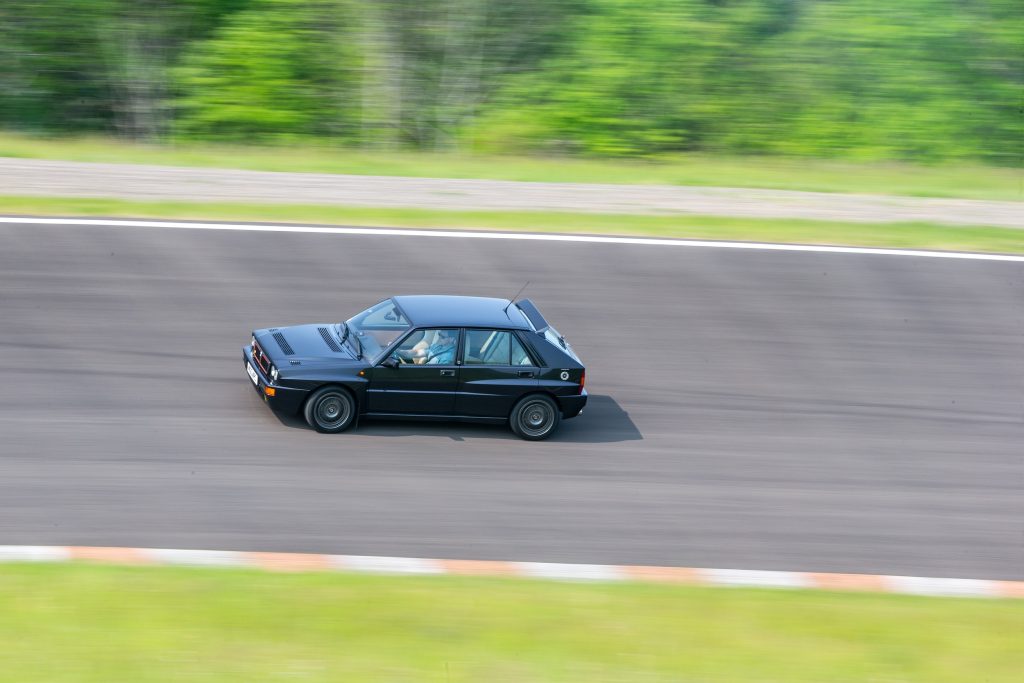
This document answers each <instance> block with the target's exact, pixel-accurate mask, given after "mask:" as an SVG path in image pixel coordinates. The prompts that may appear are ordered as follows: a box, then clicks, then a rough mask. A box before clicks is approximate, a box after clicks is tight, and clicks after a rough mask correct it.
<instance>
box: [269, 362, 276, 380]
mask: <svg viewBox="0 0 1024 683" xmlns="http://www.w3.org/2000/svg"><path fill="white" fill-rule="evenodd" d="M270 379H271V381H273V382H277V368H275V367H274V366H273V365H271V366H270Z"/></svg>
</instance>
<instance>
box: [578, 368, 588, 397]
mask: <svg viewBox="0 0 1024 683" xmlns="http://www.w3.org/2000/svg"><path fill="white" fill-rule="evenodd" d="M586 383H587V371H586V370H584V371H583V372H581V373H580V393H581V394H582V393H583V385H584V384H586Z"/></svg>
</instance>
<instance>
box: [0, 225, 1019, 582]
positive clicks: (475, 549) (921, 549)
mask: <svg viewBox="0 0 1024 683" xmlns="http://www.w3.org/2000/svg"><path fill="white" fill-rule="evenodd" d="M526 280H530V281H532V283H533V284H531V285H530V288H529V290H528V292H527V294H528V295H529V296H530V297H531V298H533V299H534V300H535V301H536V302H537V303H538V304H539V305H540V307H541V310H542V311H544V313H545V315H546V316H547V317H548V318H549V319H550V320H551V321H552V322H553V323H554V324H555V325H556V326H557V327H558V328H559V329H560V330H561V332H563V333H564V334H565V335H566V337H567V338H568V339H569V340H570V341H571V342H572V343H573V345H574V346H575V347H576V349H577V351H579V353H580V354H581V356H582V358H583V359H584V361H585V362H586V363H587V379H588V389H589V391H590V393H591V403H590V405H589V406H588V408H587V410H586V411H585V413H584V414H583V416H581V417H580V418H578V419H576V420H572V421H569V422H566V423H564V424H563V428H562V430H561V432H560V433H559V434H558V435H557V436H556V437H555V438H554V439H552V440H551V441H548V442H545V443H541V444H533V443H527V442H524V441H520V440H518V439H516V438H515V437H513V436H512V434H511V433H510V432H508V431H507V430H505V429H502V428H493V427H479V426H459V425H454V426H453V425H435V424H419V423H383V422H381V423H365V424H362V425H360V426H359V427H358V428H357V429H356V430H355V431H353V432H350V433H347V434H342V435H334V436H325V435H319V434H316V433H315V432H313V431H311V430H310V429H308V428H306V427H305V425H304V424H302V423H300V422H299V421H297V420H293V419H279V418H278V417H276V416H275V415H274V414H273V413H272V412H270V411H269V410H267V409H266V408H265V407H264V406H263V405H262V402H261V401H260V399H259V397H258V396H257V395H256V394H255V392H254V391H253V390H252V386H251V384H250V383H249V380H248V378H247V377H246V375H245V372H244V370H243V368H242V363H241V358H240V347H241V346H242V345H243V344H245V343H246V342H247V341H248V339H249V332H250V330H251V329H253V328H254V327H263V326H272V325H274V326H277V325H289V324H296V323H303V322H328V321H330V322H334V321H337V320H339V319H343V318H345V317H348V316H349V315H351V314H353V313H356V312H358V311H359V310H361V309H362V308H364V307H365V306H367V305H369V304H371V303H373V302H375V301H377V300H379V299H381V298H383V297H384V296H387V295H391V294H397V293H451V294H479V295H488V296H503V297H508V296H511V295H512V294H514V293H515V291H516V290H517V289H519V287H520V286H521V285H522V284H523V283H524V282H525V281H526ZM1022 353H1024V264H1022V263H999V262H984V261H971V260H943V259H930V258H914V257H900V256H879V255H858V254H832V253H794V252H777V251H776V252H771V251H738V250H726V249H714V248H666V247H657V246H630V245H614V244H572V243H542V242H526V241H501V242H496V241H492V240H476V239H450V238H449V239H445V238H431V237H396V236H387V237H381V236H349V235H327V234H290V233H272V232H264V233H258V232H224V231H193V230H160V229H138V228H115V227H66V226H39V225H0V381H2V391H0V545H3V544H30V545H117V546H143V547H172V548H211V549H231V550H270V551H297V552H324V553H344V554H351V555H359V554H363V555H395V556H410V557H443V558H473V559H498V560H501V559H505V560H533V561H543V562H582V563H615V564H654V565H681V566H703V567H723V568H745V569H779V570H801V571H828V572H865V573H885V574H906V575H918V576H949V577H968V578H1005V579H1024V363H1022Z"/></svg>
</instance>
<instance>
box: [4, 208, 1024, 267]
mask: <svg viewBox="0 0 1024 683" xmlns="http://www.w3.org/2000/svg"><path fill="white" fill-rule="evenodd" d="M0 214H22V215H60V216H104V217H135V218H180V219H199V220H203V219H206V220H242V221H244V220H251V221H263V222H284V223H288V222H290V223H322V224H333V225H359V226H371V227H407V228H452V229H464V228H466V229H468V228H480V229H490V230H513V231H530V232H558V233H587V234H598V235H635V236H653V237H685V238H694V239H714V240H752V241H759V242H784V243H799V244H834V245H849V246H866V247H893V248H921V249H945V250H955V251H983V252H994V253H1024V230H1015V229H1013V228H995V227H986V226H977V227H970V226H947V225H935V224H929V223H839V222H830V221H809V220H788V219H786V220H777V219H755V218H725V217H720V216H631V215H607V214H575V213H546V212H526V211H523V212H511V211H443V210H431V209H382V208H358V207H344V206H308V205H294V206H293V205H283V204H265V205H264V204H261V205H251V204H227V203H203V202H191V203H190V202H133V201H122V200H116V199H65V198H34V197H3V196H0Z"/></svg>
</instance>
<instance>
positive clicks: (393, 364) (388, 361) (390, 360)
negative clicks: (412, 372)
mask: <svg viewBox="0 0 1024 683" xmlns="http://www.w3.org/2000/svg"><path fill="white" fill-rule="evenodd" d="M380 364H381V365H383V366H384V367H386V368H397V367H398V358H396V357H395V356H394V355H391V356H388V357H387V358H385V359H384V360H382V361H381V362H380Z"/></svg>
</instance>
